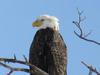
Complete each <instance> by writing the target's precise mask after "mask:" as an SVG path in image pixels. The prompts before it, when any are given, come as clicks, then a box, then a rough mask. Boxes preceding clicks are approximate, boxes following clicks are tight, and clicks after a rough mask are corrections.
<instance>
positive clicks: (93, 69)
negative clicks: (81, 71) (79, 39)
mask: <svg viewBox="0 0 100 75" xmlns="http://www.w3.org/2000/svg"><path fill="white" fill-rule="evenodd" d="M81 63H82V64H83V65H84V66H86V67H87V68H88V69H89V72H91V73H89V75H91V74H92V72H94V73H96V74H97V75H100V72H98V71H97V70H96V68H93V67H92V66H90V65H88V64H86V63H85V62H83V61H82V62H81Z"/></svg>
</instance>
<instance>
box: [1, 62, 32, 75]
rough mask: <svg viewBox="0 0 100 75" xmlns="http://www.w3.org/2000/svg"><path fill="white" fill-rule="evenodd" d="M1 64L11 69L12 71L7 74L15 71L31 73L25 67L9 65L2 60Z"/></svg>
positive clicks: (9, 74)
mask: <svg viewBox="0 0 100 75" xmlns="http://www.w3.org/2000/svg"><path fill="white" fill-rule="evenodd" d="M0 65H1V66H3V67H5V68H8V69H10V72H9V73H8V74H7V75H11V74H12V73H13V72H14V71H23V72H27V73H30V70H29V69H25V68H13V67H11V66H8V65H6V64H4V63H1V62H0Z"/></svg>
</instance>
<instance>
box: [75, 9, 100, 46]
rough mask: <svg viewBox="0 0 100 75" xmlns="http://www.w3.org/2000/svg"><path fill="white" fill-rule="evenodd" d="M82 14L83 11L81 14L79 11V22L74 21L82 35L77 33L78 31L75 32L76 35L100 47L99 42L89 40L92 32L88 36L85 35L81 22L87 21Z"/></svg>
mask: <svg viewBox="0 0 100 75" xmlns="http://www.w3.org/2000/svg"><path fill="white" fill-rule="evenodd" d="M82 14H83V11H82V12H80V11H79V10H78V16H79V17H78V21H73V23H74V24H75V26H76V27H77V28H78V29H79V31H80V33H77V32H76V31H74V33H75V35H76V36H78V37H79V38H81V39H83V40H85V41H88V42H92V43H95V44H97V45H100V42H97V41H95V40H91V39H88V38H87V37H88V36H89V35H90V34H91V32H89V33H87V34H83V29H82V27H81V22H82V21H84V20H85V17H84V18H82Z"/></svg>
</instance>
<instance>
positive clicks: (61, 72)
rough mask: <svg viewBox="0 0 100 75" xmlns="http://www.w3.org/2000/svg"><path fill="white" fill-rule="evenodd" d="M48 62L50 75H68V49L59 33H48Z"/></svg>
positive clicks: (50, 31)
mask: <svg viewBox="0 0 100 75" xmlns="http://www.w3.org/2000/svg"><path fill="white" fill-rule="evenodd" d="M46 35H47V37H46V39H47V40H46V45H45V46H46V47H45V48H46V49H45V51H46V61H47V64H46V65H48V66H47V67H48V73H49V74H50V75H67V73H66V70H67V69H66V67H67V53H66V52H67V51H66V50H67V48H66V45H65V43H64V41H63V38H62V37H61V35H60V34H59V32H58V31H52V30H49V31H46Z"/></svg>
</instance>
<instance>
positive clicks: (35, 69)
mask: <svg viewBox="0 0 100 75" xmlns="http://www.w3.org/2000/svg"><path fill="white" fill-rule="evenodd" d="M24 58H25V61H21V60H17V59H16V57H15V56H14V58H11V59H10V58H0V61H4V62H10V63H18V64H23V65H26V66H30V67H32V71H30V70H29V69H25V68H13V67H11V66H8V65H6V64H4V63H2V62H0V65H1V66H3V67H5V68H8V69H10V72H9V73H8V75H10V74H11V73H13V72H14V71H23V72H27V73H32V74H33V73H34V74H35V75H49V74H48V73H46V72H45V71H43V70H42V69H40V68H38V67H36V66H35V65H32V64H30V63H29V62H28V61H26V60H27V59H26V57H25V56H24Z"/></svg>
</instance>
